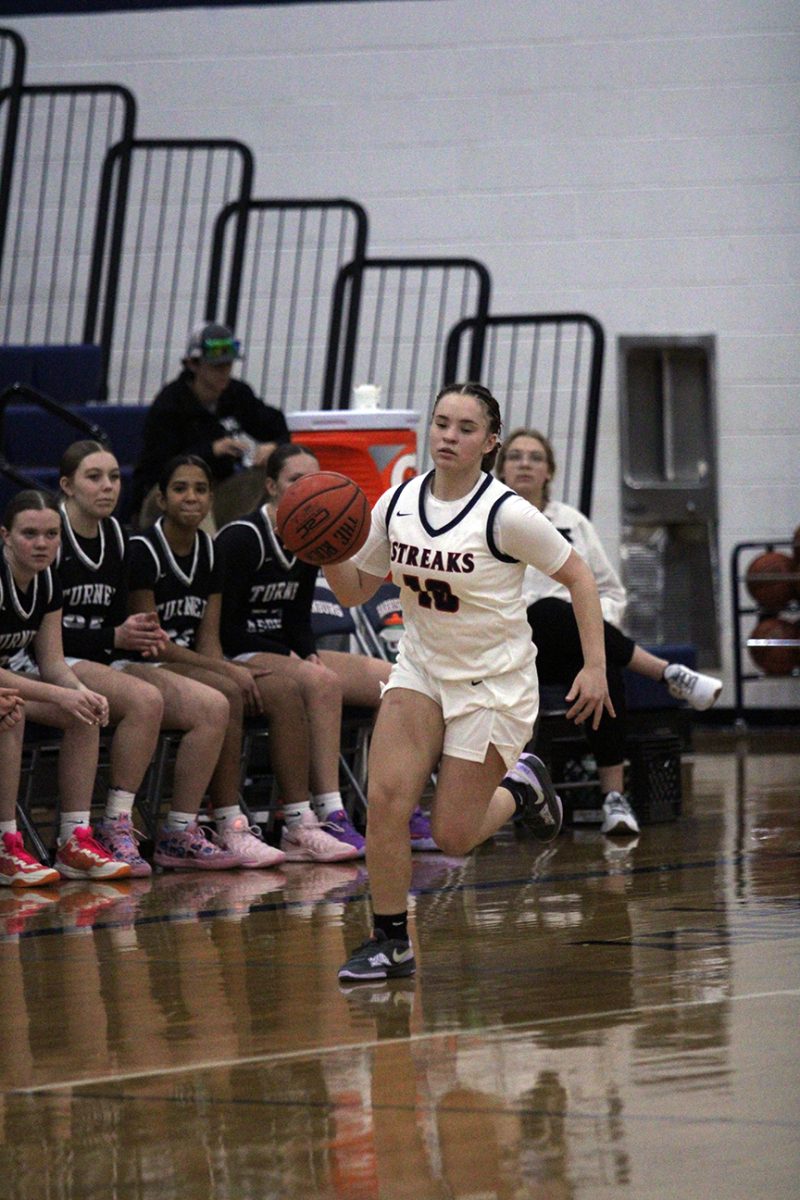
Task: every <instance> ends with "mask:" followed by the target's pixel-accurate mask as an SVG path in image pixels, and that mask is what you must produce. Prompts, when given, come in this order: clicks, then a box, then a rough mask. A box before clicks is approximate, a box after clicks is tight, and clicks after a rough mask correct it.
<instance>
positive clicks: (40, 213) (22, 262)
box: [0, 83, 136, 345]
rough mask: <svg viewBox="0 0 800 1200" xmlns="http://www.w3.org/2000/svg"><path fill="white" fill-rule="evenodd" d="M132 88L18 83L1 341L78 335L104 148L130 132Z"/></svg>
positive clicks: (0, 279)
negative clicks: (23, 84) (18, 95)
mask: <svg viewBox="0 0 800 1200" xmlns="http://www.w3.org/2000/svg"><path fill="white" fill-rule="evenodd" d="M135 119H136V102H135V100H134V98H133V95H132V93H131V92H130V91H129V90H128V89H127V88H125V87H121V86H120V85H118V84H103V83H98V84H77V83H76V84H69V83H63V84H40V85H36V86H27V85H26V86H24V87H23V88H22V89H21V93H20V109H19V115H18V122H17V128H16V134H15V148H14V150H13V152H12V154H11V166H12V170H11V172H10V178H9V186H8V195H7V199H6V203H7V216H6V221H5V231H4V234H3V235H1V236H3V237H4V241H5V247H4V255H3V260H2V269H1V270H0V295H2V297H3V319H2V328H0V338H1V339H2V341H3V342H5V343H6V344H16V345H39V344H42V345H64V344H75V343H79V342H81V341H82V340H84V339H83V336H82V328H83V325H84V314H85V309H86V302H87V295H88V291H89V276H90V264H91V252H92V238H93V235H94V229H95V223H96V220H97V216H98V203H99V199H100V178H101V174H102V170H103V160H104V158H105V155H106V152H107V150H108V147H109V146H110V145H112V144H113V143H114V142H116V141H118V140H119V139H120V138H126V137H130V136H131V134H132V132H133V128H134V124H135Z"/></svg>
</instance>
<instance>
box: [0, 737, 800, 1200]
mask: <svg viewBox="0 0 800 1200" xmlns="http://www.w3.org/2000/svg"><path fill="white" fill-rule="evenodd" d="M698 740H699V739H698ZM775 749H776V750H777V752H769V753H765V752H763V751H764V744H763V743H761V742H760V739H758V738H752V739H751V740H750V742H749V743H748V742H747V741H745V740H741V739H740V740H739V741H736V742H735V741H733V740H730V741H727V742H726V741H725V740H724V739H723V740H722V742H721V744H719V745H716V746H709V747H706V749H701V750H700V751H698V752H697V753H696V754H695V760H694V766H693V771H692V776H693V778H692V787H691V795H690V796H689V797H688V798H687V801H686V804H685V815H684V816H683V818H682V819H681V820H680V821H679V822H677V823H674V824H670V825H658V826H649V827H646V828H644V829H643V831H642V833H641V835H640V837H639V838H638V840H637V839H633V840H628V841H627V843H626V842H625V841H623V840H619V839H617V840H616V841H613V842H612V840H611V839H608V838H606V837H603V836H602V835H601V834H600V833H599V832H598V831H597V830H596V829H587V830H583V831H578V832H576V831H572V830H567V831H566V832H565V833H564V834H563V835H562V836H561V837H560V838H559V839H558V841H557V843H556V845H555V846H554V847H553V848H545V849H543V848H542V847H541V846H538V845H536V844H532V843H530V842H526V841H521V840H518V839H517V838H516V836H515V834H514V833H513V831H512V830H508V831H504V832H503V833H502V835H501V836H499V837H498V838H497V839H496V840H495V842H494V843H492V844H490V845H487V846H484V847H482V848H481V849H480V850H479V852H478V853H477V854H475V855H474V856H472V857H471V858H469V859H466V860H456V859H447V858H445V857H443V856H442V855H436V854H421V855H417V856H416V858H415V863H414V889H415V899H414V902H413V909H412V916H413V926H414V930H415V940H416V945H417V955H418V963H419V973H418V975H417V978H416V980H415V981H412V982H411V983H408V984H405V983H404V982H403V981H398V982H397V983H395V984H391V985H387V986H372V987H370V986H367V987H362V988H359V989H355V990H351V991H350V992H348V993H347V994H345V993H343V992H342V991H340V989H339V987H338V985H337V982H336V975H335V972H336V968H337V966H338V965H339V963H340V961H341V960H342V958H343V955H344V951H345V947H348V948H349V947H350V946H352V945H353V944H354V943H355V942H357V941H359V940H361V938H362V937H363V936H364V934H365V932H366V921H367V916H366V906H365V903H364V892H365V878H364V872H363V869H359V868H358V867H349V866H339V867H315V866H300V865H292V866H291V867H289V868H285V869H284V870H283V871H282V872H281V873H278V872H257V871H250V872H240V873H237V874H235V875H224V874H223V875H216V876H213V875H207V876H202V875H197V874H196V875H190V876H186V877H183V878H181V877H180V876H178V875H174V874H173V875H161V876H158V877H155V878H154V879H153V880H152V881H151V880H144V881H138V882H137V881H133V882H130V883H128V884H119V885H116V886H114V885H101V884H94V885H91V884H90V885H86V884H82V883H73V884H68V885H66V886H63V887H61V888H60V889H50V890H49V891H48V890H43V891H41V892H37V893H35V894H34V895H25V894H23V893H20V894H17V893H14V894H12V892H11V890H10V889H7V888H4V889H0V1019H2V1028H0V1093H1V1094H0V1196H2V1198H3V1200H51V1198H53V1200H56V1198H58V1200H60V1198H62V1197H63V1198H70V1200H90V1198H94V1197H98V1198H102V1200H129V1198H130V1200H134V1198H136V1200H140V1198H141V1200H183V1198H192V1200H194V1198H201V1197H202V1198H209V1197H210V1198H212V1200H249V1198H252V1200H272V1198H275V1200H290V1198H294V1197H297V1198H298V1200H300V1198H302V1200H309V1198H312V1197H323V1198H325V1200H334V1198H347V1200H377V1198H381V1200H383V1198H395V1197H396V1198H398V1200H399V1198H408V1200H428V1198H430V1200H445V1198H451V1197H457V1198H459V1200H488V1198H490V1197H498V1198H501V1197H502V1198H503V1200H506V1198H509V1200H510V1198H513V1200H521V1198H541V1200H603V1198H604V1197H612V1196H613V1197H617V1196H625V1197H631V1198H635V1200H645V1198H650V1197H652V1198H653V1200H665V1198H666V1197H669V1198H672V1197H679V1198H686V1200H695V1198H699V1197H704V1196H706V1195H712V1196H719V1197H722V1198H723V1200H735V1198H737V1197H742V1198H743V1200H744V1198H746V1200H753V1198H754V1197H756V1198H758V1200H764V1198H773V1200H779V1198H780V1200H789V1198H796V1197H798V1195H800V1056H799V1055H798V1051H797V1046H798V1033H799V1032H800V920H799V919H798V918H799V916H800V914H799V913H798V895H799V893H800V887H799V886H798V885H799V884H800V838H799V837H798V833H799V832H800V808H799V807H798V799H800V748H799V747H798V745H797V738H796V737H795V740H794V746H793V748H792V746H790V745H788V744H785V745H783V746H778V747H777V748H775ZM707 750H711V751H713V752H707Z"/></svg>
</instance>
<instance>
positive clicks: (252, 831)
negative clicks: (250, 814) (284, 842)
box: [217, 813, 286, 867]
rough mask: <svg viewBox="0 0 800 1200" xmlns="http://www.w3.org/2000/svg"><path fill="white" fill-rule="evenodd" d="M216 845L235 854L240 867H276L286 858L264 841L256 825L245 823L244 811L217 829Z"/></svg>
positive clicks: (280, 851)
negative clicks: (251, 825)
mask: <svg viewBox="0 0 800 1200" xmlns="http://www.w3.org/2000/svg"><path fill="white" fill-rule="evenodd" d="M217 845H218V846H221V847H222V849H223V850H228V851H229V852H230V853H231V854H235V855H236V856H237V858H238V859H239V863H240V866H242V867H276V866H277V865H278V863H282V862H283V861H284V859H285V858H286V855H285V854H284V853H283V851H282V850H278V849H276V847H275V846H270V845H269V843H268V842H265V841H264V839H263V838H262V836H261V830H260V829H259V828H258V826H257V825H256V826H253V827H252V828H251V827H250V826H249V825H248V824H247V817H246V816H245V815H244V813H241V814H240V815H239V816H238V817H234V818H233V819H232V820H230V821H225V822H224V824H223V825H222V826H221V828H218V829H217Z"/></svg>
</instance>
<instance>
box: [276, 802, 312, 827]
mask: <svg viewBox="0 0 800 1200" xmlns="http://www.w3.org/2000/svg"><path fill="white" fill-rule="evenodd" d="M310 812H311V801H310V800H306V801H304V802H303V803H302V804H284V806H283V823H284V825H285V826H286V828H287V829H291V828H292V826H293V825H299V824H300V821H301V820H302V819H303V816H304V815H305V814H306V813H310Z"/></svg>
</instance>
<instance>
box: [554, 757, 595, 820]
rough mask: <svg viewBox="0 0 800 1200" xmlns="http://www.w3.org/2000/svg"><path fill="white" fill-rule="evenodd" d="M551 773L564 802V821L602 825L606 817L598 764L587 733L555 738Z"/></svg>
mask: <svg viewBox="0 0 800 1200" xmlns="http://www.w3.org/2000/svg"><path fill="white" fill-rule="evenodd" d="M549 758H550V774H551V777H552V780H553V784H554V786H555V789H556V791H557V792H558V794H559V796H560V797H561V803H562V804H563V806H564V823H565V825H599V824H600V823H601V822H602V820H603V813H602V811H601V805H602V803H603V797H602V795H601V794H600V783H599V781H598V778H597V764H596V763H595V761H594V757H593V756H592V754H591V753H590V752H589V748H588V746H587V745H586V738H584V737H564V738H553V739H552V741H551V743H550V747H549Z"/></svg>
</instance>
